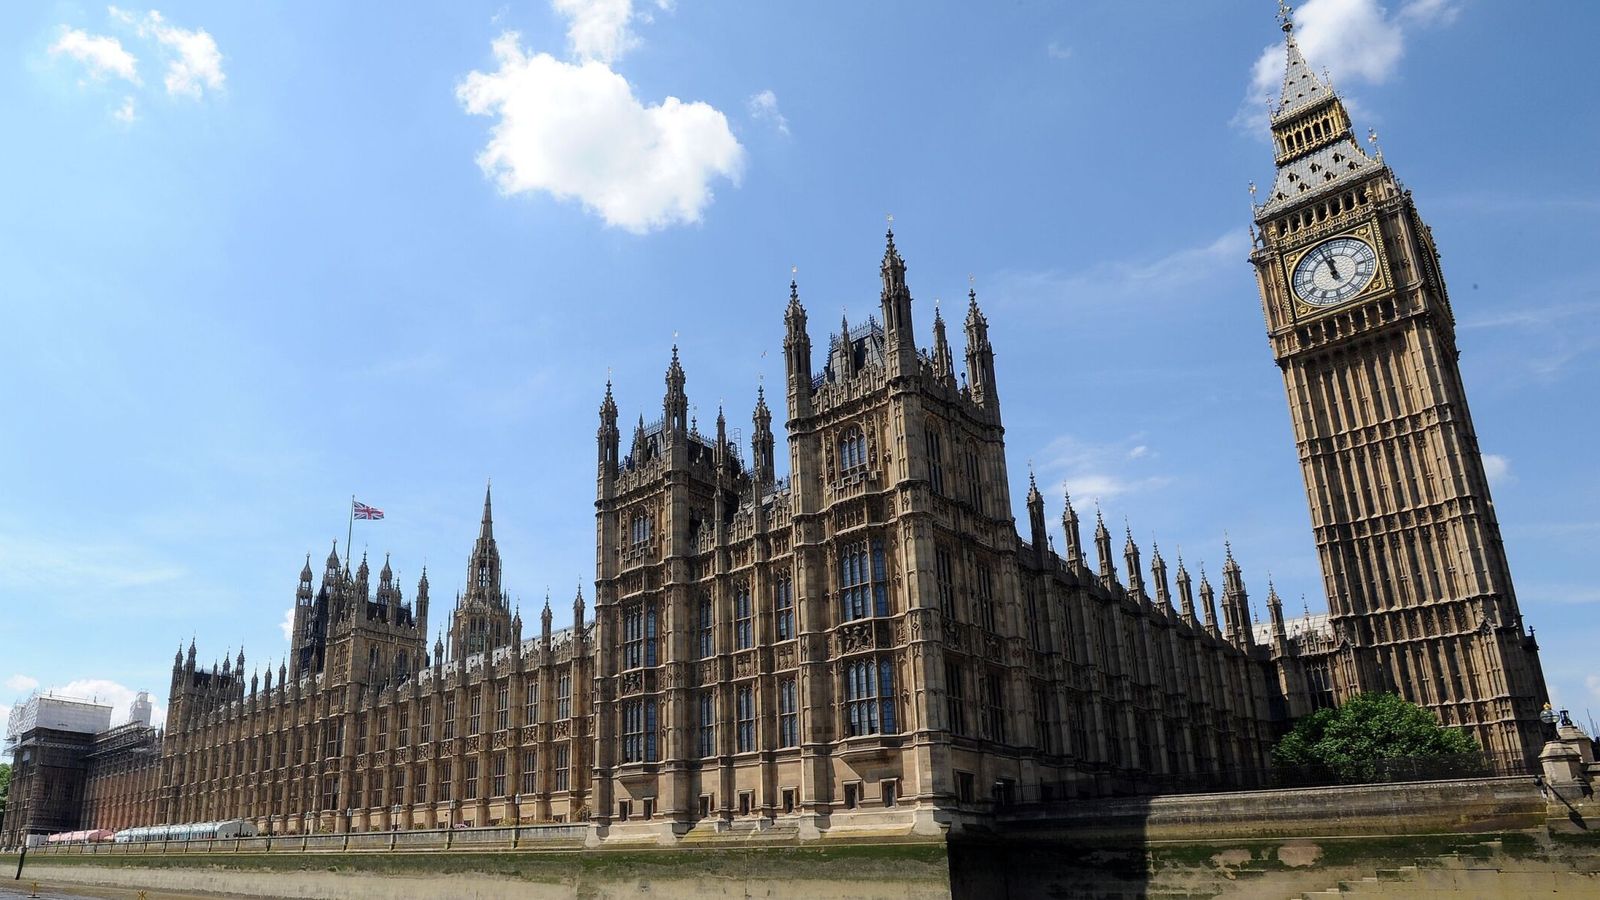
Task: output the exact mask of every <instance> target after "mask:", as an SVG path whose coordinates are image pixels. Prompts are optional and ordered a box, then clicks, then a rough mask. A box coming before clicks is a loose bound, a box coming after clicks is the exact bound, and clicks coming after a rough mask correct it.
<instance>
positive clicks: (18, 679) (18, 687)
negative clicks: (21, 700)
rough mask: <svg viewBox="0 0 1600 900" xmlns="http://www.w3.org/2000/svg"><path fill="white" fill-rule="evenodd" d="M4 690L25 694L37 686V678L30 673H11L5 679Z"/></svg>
mask: <svg viewBox="0 0 1600 900" xmlns="http://www.w3.org/2000/svg"><path fill="white" fill-rule="evenodd" d="M5 685H6V690H8V691H15V692H17V693H19V694H26V693H27V692H29V691H31V690H33V689H34V688H36V687H38V686H39V679H37V678H34V677H32V676H30V675H13V676H11V677H10V678H7V679H6V680H5Z"/></svg>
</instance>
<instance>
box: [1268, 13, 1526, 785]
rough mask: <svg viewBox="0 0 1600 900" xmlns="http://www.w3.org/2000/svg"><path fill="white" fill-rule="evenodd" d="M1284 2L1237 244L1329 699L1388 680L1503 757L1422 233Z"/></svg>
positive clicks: (1476, 499) (1474, 514)
mask: <svg viewBox="0 0 1600 900" xmlns="http://www.w3.org/2000/svg"><path fill="white" fill-rule="evenodd" d="M1287 12H1288V11H1287V9H1286V10H1285V15H1284V21H1283V30H1284V32H1285V34H1286V35H1287V47H1288V67H1287V70H1286V72H1285V74H1284V80H1283V94H1282V96H1281V97H1280V99H1279V102H1278V105H1277V108H1276V110H1275V111H1274V112H1273V114H1272V119H1271V122H1272V140H1273V147H1274V151H1275V158H1276V163H1277V175H1276V178H1275V180H1274V182H1273V185H1272V188H1271V190H1270V191H1269V192H1268V193H1267V196H1266V198H1265V202H1264V203H1262V204H1260V205H1259V206H1257V207H1256V211H1255V212H1256V220H1255V221H1256V227H1257V228H1258V229H1259V236H1258V237H1257V240H1256V244H1255V249H1254V252H1253V253H1252V255H1251V262H1253V263H1254V265H1255V268H1256V278H1257V283H1258V287H1259V289H1260V292H1261V301H1262V308H1263V311H1264V312H1265V314H1266V320H1267V330H1268V334H1269V337H1270V341H1271V344H1272V352H1273V356H1274V358H1275V359H1276V361H1277V363H1278V367H1279V368H1280V369H1281V370H1282V371H1283V384H1284V389H1285V392H1286V393H1287V394H1288V400H1289V413H1290V418H1291V419H1292V420H1293V425H1294V435H1295V443H1296V446H1297V448H1298V450H1299V456H1300V467H1301V472H1302V474H1303V475H1304V477H1305V483H1306V492H1307V494H1308V498H1309V500H1310V506H1311V522H1312V527H1313V530H1314V533H1315V536H1316V544H1317V553H1318V555H1319V557H1320V560H1321V563H1322V574H1323V581H1324V587H1325V589H1326V591H1327V595H1328V609H1329V614H1330V616H1329V623H1330V626H1331V631H1332V635H1331V637H1332V638H1333V645H1334V646H1335V647H1336V648H1337V649H1336V650H1334V651H1333V656H1332V658H1331V659H1330V660H1329V661H1328V662H1329V665H1328V676H1329V678H1330V680H1331V682H1332V684H1331V687H1332V689H1333V692H1334V694H1335V696H1337V697H1338V698H1339V699H1343V698H1345V697H1348V696H1350V695H1351V694H1355V693H1359V692H1363V691H1395V692H1398V693H1400V694H1401V695H1402V696H1404V697H1406V698H1407V699H1409V700H1411V701H1413V702H1415V703H1419V704H1421V705H1423V706H1425V707H1427V708H1428V709H1430V710H1432V711H1433V712H1434V713H1435V714H1437V715H1438V717H1439V719H1440V721H1442V722H1443V723H1444V724H1446V725H1449V726H1461V727H1465V728H1467V729H1469V732H1470V733H1472V734H1474V735H1475V736H1476V737H1477V739H1478V741H1479V742H1480V743H1481V744H1482V745H1483V747H1484V749H1485V750H1487V751H1489V752H1490V753H1492V754H1496V755H1497V756H1499V757H1500V758H1501V759H1502V760H1506V761H1509V760H1515V759H1517V758H1524V759H1530V758H1532V757H1533V756H1534V755H1535V754H1537V753H1538V750H1539V748H1540V746H1541V744H1542V740H1541V733H1540V725H1539V718H1538V717H1539V711H1540V708H1541V706H1542V704H1543V703H1544V700H1545V687H1544V676H1543V673H1542V671H1541V670H1540V666H1539V656H1538V646H1537V645H1536V644H1535V643H1534V640H1533V638H1532V637H1531V636H1530V635H1527V634H1525V633H1524V630H1523V623H1522V616H1521V613H1520V612H1519V611H1518V609H1517V600H1516V595H1515V593H1514V592H1513V590H1512V586H1511V573H1510V570H1509V568H1508V567H1507V565H1506V557H1505V551H1504V548H1503V546H1502V544H1501V540H1500V527H1499V524H1498V523H1497V522H1496V520H1495V511H1494V503H1493V501H1491V500H1490V498H1489V484H1488V480H1487V478H1486V477H1485V475H1484V469H1483V460H1482V457H1481V456H1480V454H1479V451H1478V439H1477V435H1476V433H1475V432H1474V430H1473V427H1472V417H1471V414H1470V413H1469V412H1468V409H1467V397H1466V393H1465V389H1464V388H1463V386H1462V383H1461V372H1460V368H1459V367H1458V366H1457V363H1456V358H1457V355H1458V351H1457V349H1456V335H1455V320H1454V317H1453V315H1452V313H1451V310H1450V300H1449V294H1448V292H1447V291H1446V289H1445V284H1444V278H1443V276H1442V275H1441V274H1440V271H1439V255H1438V253H1437V251H1436V250H1435V248H1434V244H1433V236H1432V233H1431V232H1430V231H1429V229H1428V226H1427V225H1426V224H1425V223H1424V222H1423V221H1422V218H1421V216H1420V215H1418V213H1417V209H1416V206H1415V205H1414V204H1413V202H1412V199H1411V193H1410V192H1409V191H1407V190H1405V189H1404V188H1402V187H1401V186H1400V184H1399V182H1398V181H1397V180H1396V178H1395V176H1394V173H1393V172H1392V171H1391V170H1390V169H1389V167H1388V165H1386V164H1385V163H1384V160H1383V157H1382V154H1378V155H1376V156H1368V155H1367V154H1366V153H1365V152H1364V151H1363V150H1362V149H1361V147H1360V146H1359V145H1358V144H1357V142H1356V141H1355V139H1354V138H1353V136H1352V134H1351V129H1350V118H1349V114H1348V113H1347V112H1346V110H1345V107H1344V104H1343V103H1342V102H1341V101H1340V99H1339V97H1338V95H1336V94H1335V93H1334V92H1333V90H1332V89H1331V88H1330V87H1329V86H1328V85H1327V84H1325V83H1323V81H1322V80H1320V79H1319V78H1318V77H1317V76H1316V74H1315V73H1314V72H1313V71H1312V70H1311V67H1310V66H1309V65H1307V64H1306V60H1305V58H1304V57H1303V56H1302V55H1301V53H1300V49H1299V47H1298V46H1296V44H1295V39H1294V31H1293V25H1292V23H1291V22H1290V21H1289V19H1288V15H1287Z"/></svg>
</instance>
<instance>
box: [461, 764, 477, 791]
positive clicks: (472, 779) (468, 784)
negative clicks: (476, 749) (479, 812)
mask: <svg viewBox="0 0 1600 900" xmlns="http://www.w3.org/2000/svg"><path fill="white" fill-rule="evenodd" d="M461 799H463V800H476V799H478V761H477V760H476V759H469V760H467V774H466V777H465V778H464V779H462V782H461Z"/></svg>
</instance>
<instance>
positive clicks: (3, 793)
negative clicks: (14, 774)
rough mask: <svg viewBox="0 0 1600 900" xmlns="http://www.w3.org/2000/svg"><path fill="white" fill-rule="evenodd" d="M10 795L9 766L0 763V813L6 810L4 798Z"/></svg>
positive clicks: (8, 764)
mask: <svg viewBox="0 0 1600 900" xmlns="http://www.w3.org/2000/svg"><path fill="white" fill-rule="evenodd" d="M10 793H11V764H10V763H0V812H5V810H6V797H7V796H8V795H10Z"/></svg>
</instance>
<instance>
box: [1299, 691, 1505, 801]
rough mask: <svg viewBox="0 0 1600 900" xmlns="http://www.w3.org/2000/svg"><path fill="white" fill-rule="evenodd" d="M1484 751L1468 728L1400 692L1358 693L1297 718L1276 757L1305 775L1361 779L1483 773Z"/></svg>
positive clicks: (1350, 779)
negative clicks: (1444, 722) (1442, 720)
mask: <svg viewBox="0 0 1600 900" xmlns="http://www.w3.org/2000/svg"><path fill="white" fill-rule="evenodd" d="M1480 751H1481V748H1480V747H1479V746H1478V742H1477V741H1475V740H1473V739H1472V738H1471V737H1469V736H1468V735H1467V733H1466V732H1464V731H1462V730H1460V729H1457V728H1445V727H1443V726H1441V725H1440V724H1439V722H1438V720H1437V719H1435V718H1434V717H1433V713H1430V712H1428V711H1427V710H1425V709H1423V708H1422V707H1420V706H1418V705H1416V704H1415V703H1410V702H1408V701H1406V700H1404V699H1402V698H1401V697H1400V696H1399V695H1397V694H1357V695H1356V696H1354V697H1351V698H1350V699H1349V700H1346V701H1345V702H1344V705H1342V706H1340V707H1339V708H1338V709H1319V710H1317V711H1316V712H1314V713H1312V714H1311V715H1309V716H1306V717H1305V718H1303V719H1301V720H1300V721H1298V722H1296V723H1295V726H1294V728H1293V729H1292V730H1291V731H1290V732H1289V733H1288V734H1286V735H1284V736H1283V740H1281V741H1279V742H1278V745H1277V746H1276V747H1274V748H1273V749H1272V761H1273V763H1274V764H1275V765H1277V766H1279V767H1280V768H1282V769H1285V770H1290V771H1293V772H1296V773H1298V774H1300V775H1302V776H1304V777H1306V778H1317V777H1324V778H1330V779H1333V780H1337V781H1343V782H1361V781H1380V780H1385V779H1388V778H1395V777H1415V776H1422V777H1432V776H1436V777H1446V776H1453V775H1472V774H1480V773H1481V770H1482V768H1483V763H1482V758H1481V755H1480Z"/></svg>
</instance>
